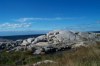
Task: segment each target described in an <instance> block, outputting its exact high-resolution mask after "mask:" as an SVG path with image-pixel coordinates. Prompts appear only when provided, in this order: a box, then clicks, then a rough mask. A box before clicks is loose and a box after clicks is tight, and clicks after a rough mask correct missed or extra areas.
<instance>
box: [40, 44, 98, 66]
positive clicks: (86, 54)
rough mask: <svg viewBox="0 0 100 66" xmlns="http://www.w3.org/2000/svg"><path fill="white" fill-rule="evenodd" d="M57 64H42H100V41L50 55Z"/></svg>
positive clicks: (67, 65) (56, 65)
mask: <svg viewBox="0 0 100 66" xmlns="http://www.w3.org/2000/svg"><path fill="white" fill-rule="evenodd" d="M50 57H51V58H45V59H50V60H54V61H56V62H58V63H57V64H51V65H50V64H47V65H40V66H100V43H99V42H98V43H97V44H96V45H92V46H89V47H80V48H77V49H76V51H73V52H68V51H64V52H62V53H59V54H54V55H51V56H50Z"/></svg>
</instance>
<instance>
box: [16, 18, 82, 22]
mask: <svg viewBox="0 0 100 66" xmlns="http://www.w3.org/2000/svg"><path fill="white" fill-rule="evenodd" d="M74 19H81V17H79V18H76V17H72V18H71V17H54V18H34V17H32V18H19V19H16V20H15V21H18V22H26V21H34V20H74Z"/></svg>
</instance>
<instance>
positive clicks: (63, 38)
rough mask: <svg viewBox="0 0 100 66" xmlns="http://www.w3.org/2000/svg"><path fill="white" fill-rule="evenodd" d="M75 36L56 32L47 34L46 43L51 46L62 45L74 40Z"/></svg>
mask: <svg viewBox="0 0 100 66" xmlns="http://www.w3.org/2000/svg"><path fill="white" fill-rule="evenodd" d="M76 36H77V35H76V34H74V33H73V32H71V31H66V30H58V31H52V32H49V33H47V39H48V42H49V43H51V44H62V43H66V44H68V43H69V42H70V43H71V42H73V41H75V40H76Z"/></svg>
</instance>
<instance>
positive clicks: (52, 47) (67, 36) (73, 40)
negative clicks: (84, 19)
mask: <svg viewBox="0 0 100 66" xmlns="http://www.w3.org/2000/svg"><path fill="white" fill-rule="evenodd" d="M96 41H100V37H99V36H97V35H96V34H95V33H89V32H73V31H66V30H55V31H51V32H49V33H47V34H46V35H41V36H38V37H36V38H34V37H33V38H28V39H25V40H19V41H18V40H17V41H14V43H11V42H10V45H11V47H12V48H13V49H12V48H10V50H15V51H20V50H22V49H23V50H24V51H25V50H31V51H33V54H45V53H51V52H56V51H62V50H65V49H71V48H76V47H80V46H85V47H86V46H88V45H91V44H95V43H96ZM1 45H5V44H1V43H0V48H1V47H2V46H1ZM8 45H9V43H8V44H7V46H6V48H7V47H8Z"/></svg>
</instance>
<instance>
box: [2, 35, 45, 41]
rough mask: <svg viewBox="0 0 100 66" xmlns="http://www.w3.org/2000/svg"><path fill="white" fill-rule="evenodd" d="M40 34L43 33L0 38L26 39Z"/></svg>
mask: <svg viewBox="0 0 100 66" xmlns="http://www.w3.org/2000/svg"><path fill="white" fill-rule="evenodd" d="M40 35H44V34H34V35H14V36H0V38H2V39H8V40H18V39H27V38H32V37H38V36H40Z"/></svg>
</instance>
